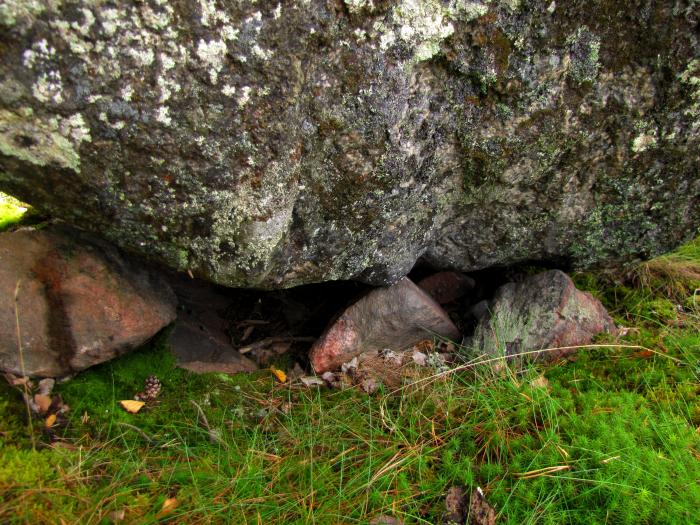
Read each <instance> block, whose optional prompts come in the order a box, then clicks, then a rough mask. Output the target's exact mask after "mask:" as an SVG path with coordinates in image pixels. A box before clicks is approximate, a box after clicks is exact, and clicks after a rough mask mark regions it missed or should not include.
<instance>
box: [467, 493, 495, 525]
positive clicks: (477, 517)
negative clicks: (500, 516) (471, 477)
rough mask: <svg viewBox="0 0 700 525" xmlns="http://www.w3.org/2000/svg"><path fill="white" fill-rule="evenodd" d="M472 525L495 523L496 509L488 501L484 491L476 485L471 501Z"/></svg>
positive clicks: (470, 515) (493, 524)
mask: <svg viewBox="0 0 700 525" xmlns="http://www.w3.org/2000/svg"><path fill="white" fill-rule="evenodd" d="M469 523H470V525H495V523H496V510H495V509H494V508H493V507H492V506H491V505H490V504H489V502H488V501H486V496H484V491H483V490H481V487H476V490H475V491H474V492H472V497H471V502H470V503H469Z"/></svg>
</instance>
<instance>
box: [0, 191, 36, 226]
mask: <svg viewBox="0 0 700 525" xmlns="http://www.w3.org/2000/svg"><path fill="white" fill-rule="evenodd" d="M28 209H29V206H28V205H27V204H24V203H23V202H20V201H18V200H17V199H15V198H13V197H11V196H10V195H7V194H5V193H2V192H0V231H3V230H6V229H7V228H9V227H10V226H12V225H13V224H17V223H18V222H19V221H20V220H21V219H22V217H23V216H24V214H25V213H27V210H28Z"/></svg>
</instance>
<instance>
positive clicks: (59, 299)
mask: <svg viewBox="0 0 700 525" xmlns="http://www.w3.org/2000/svg"><path fill="white" fill-rule="evenodd" d="M15 292H16V297H17V301H16V304H15ZM175 307H176V299H175V296H174V294H173V293H172V291H171V290H170V288H169V287H168V285H167V283H166V282H165V281H163V280H162V279H161V278H159V277H158V276H156V275H155V274H154V273H152V272H149V271H148V270H146V269H144V268H143V267H142V266H141V265H139V264H137V263H134V262H132V261H130V260H128V259H127V258H126V257H125V256H124V255H123V254H121V253H120V252H118V251H117V250H116V249H115V248H113V247H112V246H110V245H108V244H106V243H104V242H101V241H98V240H95V239H94V238H91V237H89V236H87V235H85V234H82V233H79V232H77V231H76V230H72V229H69V228H65V227H51V228H47V229H44V230H29V229H25V230H19V231H15V232H8V233H3V234H0V369H2V370H4V371H7V372H11V373H14V374H22V375H30V376H42V377H55V376H63V375H67V374H70V373H73V372H76V371H79V370H83V369H85V368H87V367H89V366H92V365H95V364H97V363H101V362H103V361H107V360H109V359H111V358H113V357H115V356H117V355H120V354H123V353H125V352H127V351H129V350H131V349H133V348H136V347H138V346H140V345H142V344H143V343H144V342H146V341H147V340H148V339H149V338H150V337H152V336H153V335H154V334H155V333H157V332H158V331H159V330H160V329H161V328H163V327H164V326H166V325H167V324H169V323H170V322H171V321H172V320H173V319H174V318H175ZM15 313H16V314H17V318H18V319H19V333H20V338H21V350H22V353H21V356H20V352H19V348H20V345H19V344H18V339H17V327H16V318H15Z"/></svg>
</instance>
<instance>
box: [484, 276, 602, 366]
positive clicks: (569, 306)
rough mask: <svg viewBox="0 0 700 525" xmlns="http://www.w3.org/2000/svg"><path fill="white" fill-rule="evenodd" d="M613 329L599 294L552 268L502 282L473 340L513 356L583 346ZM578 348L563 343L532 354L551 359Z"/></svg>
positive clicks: (492, 351)
mask: <svg viewBox="0 0 700 525" xmlns="http://www.w3.org/2000/svg"><path fill="white" fill-rule="evenodd" d="M615 331H616V328H615V323H614V322H613V320H612V318H611V317H610V315H609V314H608V312H607V311H606V310H605V307H603V305H602V304H601V303H600V301H598V299H596V298H594V297H593V296H592V295H591V294H589V293H587V292H582V291H580V290H578V289H576V286H575V285H574V283H573V281H572V280H571V278H570V277H569V276H568V275H566V274H565V273H564V272H562V271H559V270H550V271H547V272H542V273H539V274H537V275H533V276H530V277H528V278H526V279H525V280H524V281H522V282H520V283H517V284H516V283H508V284H505V285H503V286H501V287H500V288H499V289H498V291H497V292H496V295H495V296H494V298H493V300H492V301H491V306H490V310H489V313H487V314H486V315H485V316H484V317H482V318H481V320H480V321H479V324H478V326H477V328H476V331H475V333H474V337H473V338H472V344H473V347H474V349H475V350H476V351H477V352H479V353H486V354H488V355H504V352H505V355H513V354H517V353H520V352H528V351H532V350H542V349H550V348H562V347H575V346H576V345H584V344H588V343H590V342H591V340H592V338H593V337H594V336H595V335H597V334H600V333H602V332H611V333H614V332H615ZM574 351H575V348H562V349H561V350H556V351H548V352H543V353H541V354H535V355H533V356H529V357H530V358H534V359H541V360H552V359H556V358H559V357H562V356H565V355H567V354H570V353H572V352H574Z"/></svg>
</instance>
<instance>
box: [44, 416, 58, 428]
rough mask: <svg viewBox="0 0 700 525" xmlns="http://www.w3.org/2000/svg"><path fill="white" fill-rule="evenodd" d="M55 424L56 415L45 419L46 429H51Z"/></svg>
mask: <svg viewBox="0 0 700 525" xmlns="http://www.w3.org/2000/svg"><path fill="white" fill-rule="evenodd" d="M55 424H56V414H51V415H50V416H49V417H47V418H46V428H51V427H52V426H54V425H55Z"/></svg>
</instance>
